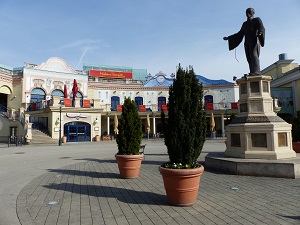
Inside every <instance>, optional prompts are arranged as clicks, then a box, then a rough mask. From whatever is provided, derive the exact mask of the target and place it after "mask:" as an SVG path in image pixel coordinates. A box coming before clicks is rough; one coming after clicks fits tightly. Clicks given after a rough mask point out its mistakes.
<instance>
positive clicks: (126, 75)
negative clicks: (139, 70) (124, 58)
mask: <svg viewBox="0 0 300 225" xmlns="http://www.w3.org/2000/svg"><path fill="white" fill-rule="evenodd" d="M90 76H91V77H102V78H120V79H132V72H119V71H108V70H90Z"/></svg>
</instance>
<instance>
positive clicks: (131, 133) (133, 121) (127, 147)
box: [116, 98, 143, 155]
mask: <svg viewBox="0 0 300 225" xmlns="http://www.w3.org/2000/svg"><path fill="white" fill-rule="evenodd" d="M118 129H119V134H118V135H117V136H116V142H117V144H118V150H119V151H118V155H138V154H139V149H140V144H141V142H142V134H143V131H142V121H141V118H140V116H139V112H138V108H137V105H136V103H135V102H134V101H133V100H131V99H130V98H126V99H125V101H124V104H123V107H122V114H121V119H120V122H119V126H118Z"/></svg>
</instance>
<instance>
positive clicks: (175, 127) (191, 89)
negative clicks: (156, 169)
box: [161, 64, 206, 165]
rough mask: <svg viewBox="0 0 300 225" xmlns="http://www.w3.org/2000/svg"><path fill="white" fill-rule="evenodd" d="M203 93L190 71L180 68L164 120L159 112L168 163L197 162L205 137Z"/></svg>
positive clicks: (191, 70) (171, 88) (170, 89)
mask: <svg viewBox="0 0 300 225" xmlns="http://www.w3.org/2000/svg"><path fill="white" fill-rule="evenodd" d="M202 99H203V90H202V84H201V83H199V81H198V79H197V78H196V76H195V73H194V70H193V69H192V68H189V69H188V70H186V71H184V70H183V69H182V68H181V66H180V64H179V67H178V70H177V73H176V79H175V80H174V83H173V85H171V86H170V88H169V101H168V118H166V116H165V113H164V112H162V114H161V118H162V123H163V130H164V137H165V145H166V146H167V149H168V154H169V158H170V162H171V163H182V164H184V165H185V164H188V165H191V164H192V163H193V161H194V160H197V159H198V157H199V155H200V153H201V151H202V148H203V145H204V142H205V136H206V117H205V112H204V110H203V100H202Z"/></svg>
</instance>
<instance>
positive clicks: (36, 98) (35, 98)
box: [30, 88, 46, 102]
mask: <svg viewBox="0 0 300 225" xmlns="http://www.w3.org/2000/svg"><path fill="white" fill-rule="evenodd" d="M45 96H46V94H45V92H44V90H43V89H41V88H34V89H33V90H32V91H31V96H30V101H31V102H40V101H42V100H45Z"/></svg>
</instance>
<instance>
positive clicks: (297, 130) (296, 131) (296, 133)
mask: <svg viewBox="0 0 300 225" xmlns="http://www.w3.org/2000/svg"><path fill="white" fill-rule="evenodd" d="M292 139H293V143H292V144H293V149H294V151H295V152H297V153H300V111H297V116H296V117H293V119H292Z"/></svg>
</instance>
